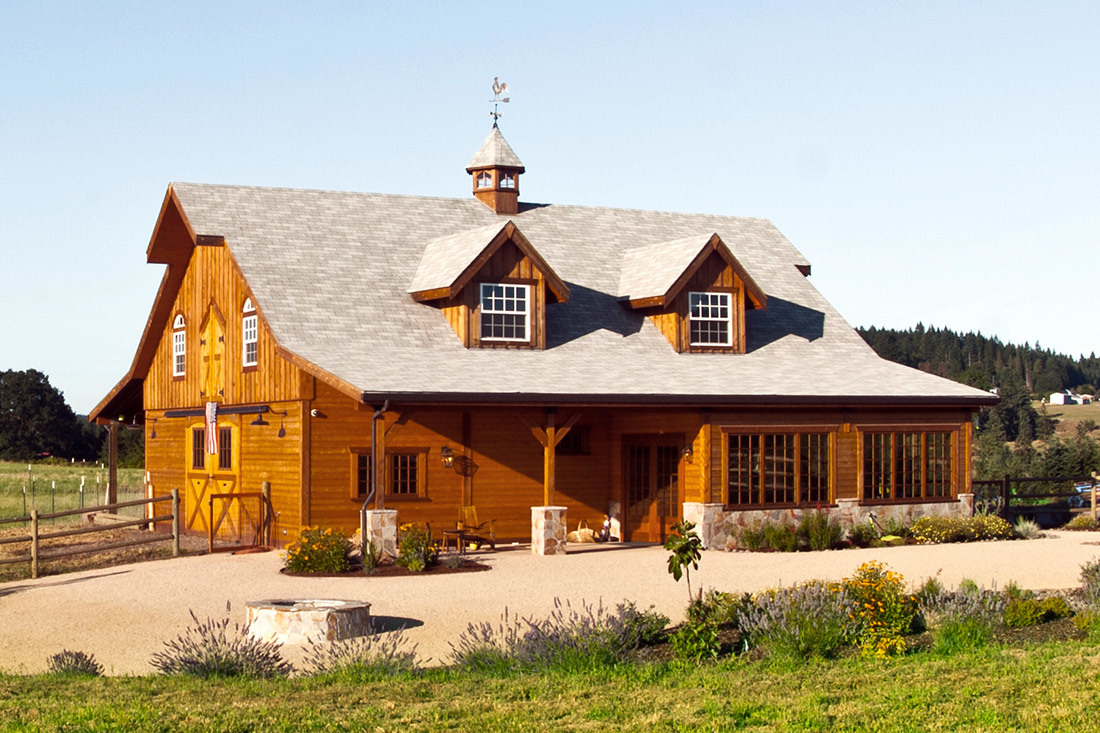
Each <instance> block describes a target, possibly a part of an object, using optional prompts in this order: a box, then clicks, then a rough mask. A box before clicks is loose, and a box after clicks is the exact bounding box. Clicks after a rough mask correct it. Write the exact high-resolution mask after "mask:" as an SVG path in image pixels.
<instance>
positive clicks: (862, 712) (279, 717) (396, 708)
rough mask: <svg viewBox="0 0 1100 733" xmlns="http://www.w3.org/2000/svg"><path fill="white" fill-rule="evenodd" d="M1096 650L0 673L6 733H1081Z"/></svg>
mask: <svg viewBox="0 0 1100 733" xmlns="http://www.w3.org/2000/svg"><path fill="white" fill-rule="evenodd" d="M1098 683H1100V647H1097V646H1094V645H1090V644H1088V643H1083V642H1057V643H1047V644H1041V645H1037V646H1033V647H1030V648H1027V649H1009V648H996V647H994V648H990V649H987V650H979V651H975V652H969V653H960V654H956V655H953V656H950V657H942V656H936V655H932V654H918V655H912V656H908V657H903V658H900V659H895V660H892V661H890V660H871V659H861V658H848V659H843V660H839V661H831V662H825V661H812V662H808V663H800V664H789V665H787V666H775V665H769V664H767V663H763V662H753V661H746V660H744V659H734V660H730V661H728V662H720V663H717V664H710V665H700V666H695V665H683V666H680V665H677V664H661V665H649V666H647V665H639V666H623V667H619V668H612V669H608V670H605V671H597V672H589V673H573V674H567V673H543V674H526V675H520V674H516V675H511V676H491V675H482V674H471V673H460V672H453V671H446V670H434V671H431V672H427V673H425V674H424V675H422V676H420V677H406V678H397V679H391V680H386V681H383V682H362V681H356V680H345V679H340V678H335V679H333V678H329V679H320V678H301V679H291V680H275V681H260V680H242V679H221V680H214V681H205V682H204V681H201V680H197V679H192V678H168V677H144V678H142V677H115V678H99V679H73V678H64V677H54V676H46V675H44V676H35V677H15V676H0V728H3V729H10V730H43V729H47V730H98V731H114V730H118V731H134V730H137V731H143V730H218V731H252V730H268V731H299V730H368V731H392V730H433V731H434V730H461V731H466V730H478V731H541V730H555V731H606V730H614V731H712V730H787V731H831V730H837V731H846V730H850V731H857V730H858V731H890V732H891V733H896V732H897V731H929V730H945V731H946V730H981V731H1023V730H1026V731H1060V730H1065V731H1082V730H1094V729H1095V725H1096V715H1097V703H1096V702H1095V693H1094V692H1093V691H1094V690H1095V689H1096V688H1097V684H1098Z"/></svg>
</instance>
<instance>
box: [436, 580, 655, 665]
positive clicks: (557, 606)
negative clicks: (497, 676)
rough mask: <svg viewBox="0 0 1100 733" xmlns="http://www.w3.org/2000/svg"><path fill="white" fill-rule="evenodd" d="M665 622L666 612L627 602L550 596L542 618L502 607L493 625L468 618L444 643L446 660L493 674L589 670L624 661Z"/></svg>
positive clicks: (653, 636) (646, 642) (652, 637)
mask: <svg viewBox="0 0 1100 733" xmlns="http://www.w3.org/2000/svg"><path fill="white" fill-rule="evenodd" d="M667 624H668V617H666V616H662V615H661V614H658V613H656V612H654V611H653V610H652V609H650V610H647V611H640V610H638V608H637V607H636V606H635V605H634V604H633V603H630V602H626V603H620V604H619V605H618V606H616V608H615V610H614V611H609V610H607V609H605V608H604V607H603V604H599V605H597V606H592V605H590V604H587V603H585V604H582V605H581V607H580V608H579V609H577V608H573V607H572V606H571V605H570V604H569V602H568V601H566V602H565V603H562V602H561V601H560V600H559V599H556V598H555V599H554V610H553V611H552V612H551V614H550V615H549V616H548V617H546V618H545V619H530V618H515V617H512V616H510V615H509V613H508V610H507V609H505V611H504V615H503V617H502V618H501V622H500V623H499V624H498V625H496V626H494V625H492V624H490V623H487V622H483V623H479V624H473V623H471V624H470V625H469V626H468V627H467V629H466V631H464V632H463V633H462V635H461V636H460V637H459V638H458V641H457V643H452V644H451V645H450V646H451V660H452V661H453V663H454V664H455V665H456V666H457V667H459V668H461V669H464V670H474V671H489V672H498V673H499V672H509V671H519V670H522V671H532V670H547V669H555V670H559V671H581V670H591V669H595V668H599V667H605V666H609V665H614V664H618V663H621V662H624V661H626V660H627V659H628V656H629V654H630V652H632V651H634V650H635V649H638V648H639V647H641V646H645V645H647V644H649V643H653V642H654V641H655V640H656V639H657V638H658V635H660V634H661V633H662V632H661V631H660V630H663V628H664V627H665V625H667Z"/></svg>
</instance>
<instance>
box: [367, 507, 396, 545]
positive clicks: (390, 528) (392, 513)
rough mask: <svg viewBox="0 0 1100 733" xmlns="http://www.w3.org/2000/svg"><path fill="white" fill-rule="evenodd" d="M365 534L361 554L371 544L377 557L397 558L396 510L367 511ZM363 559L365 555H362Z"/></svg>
mask: <svg viewBox="0 0 1100 733" xmlns="http://www.w3.org/2000/svg"><path fill="white" fill-rule="evenodd" d="M366 527H367V534H366V537H364V538H363V552H364V553H365V552H366V548H367V543H368V542H369V543H371V545H372V546H373V547H374V552H375V554H376V555H377V556H378V557H385V556H389V557H397V510H396V509H369V510H367V512H366ZM364 557H365V555H364Z"/></svg>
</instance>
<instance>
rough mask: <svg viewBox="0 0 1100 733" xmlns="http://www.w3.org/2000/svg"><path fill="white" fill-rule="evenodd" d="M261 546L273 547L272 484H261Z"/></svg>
mask: <svg viewBox="0 0 1100 733" xmlns="http://www.w3.org/2000/svg"><path fill="white" fill-rule="evenodd" d="M260 494H261V495H262V496H263V498H262V499H260V544H261V545H263V546H264V547H269V546H270V545H271V482H270V481H262V482H260Z"/></svg>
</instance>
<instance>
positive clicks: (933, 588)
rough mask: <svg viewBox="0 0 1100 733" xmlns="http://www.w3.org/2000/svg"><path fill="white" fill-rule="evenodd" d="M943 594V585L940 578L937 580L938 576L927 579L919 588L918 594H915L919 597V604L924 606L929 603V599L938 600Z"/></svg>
mask: <svg viewBox="0 0 1100 733" xmlns="http://www.w3.org/2000/svg"><path fill="white" fill-rule="evenodd" d="M943 592H944V587H943V583H941V582H940V579H939V578H937V577H936V576H932V577H931V578H925V580H924V582H923V583H921V584H920V587H919V588H917V592H916V594H915V595H916V597H917V603H919V604H921V605H922V606H923V605H924V603H925V602H926V601H928V600H929V599H933V598H937V597H938V596H939V595H940V594H942V593H943Z"/></svg>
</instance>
